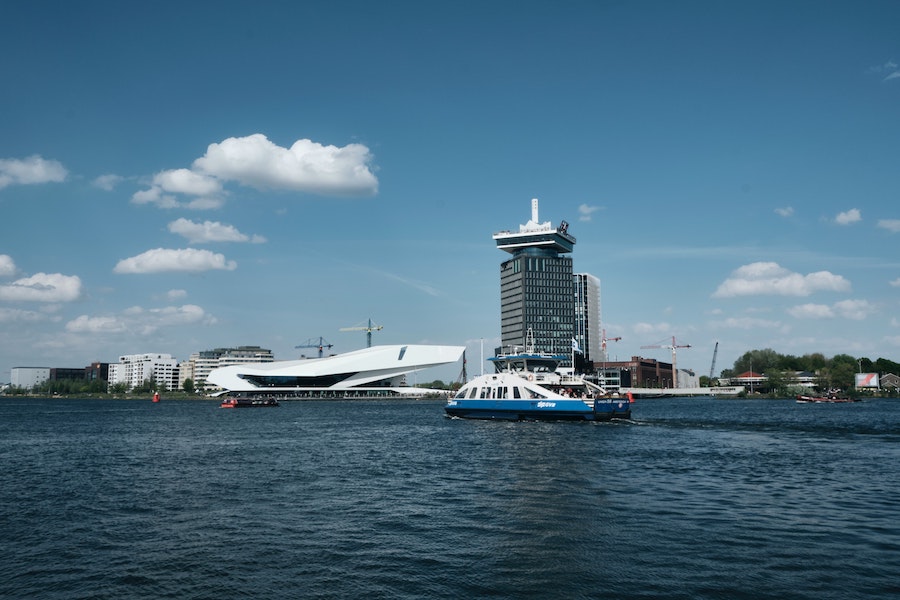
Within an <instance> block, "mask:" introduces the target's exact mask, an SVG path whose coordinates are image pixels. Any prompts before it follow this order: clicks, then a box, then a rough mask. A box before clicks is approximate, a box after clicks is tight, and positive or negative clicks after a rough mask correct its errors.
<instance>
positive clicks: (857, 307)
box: [834, 300, 876, 321]
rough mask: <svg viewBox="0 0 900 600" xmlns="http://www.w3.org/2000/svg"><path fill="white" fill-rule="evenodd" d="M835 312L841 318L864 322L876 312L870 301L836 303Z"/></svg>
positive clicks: (842, 301)
mask: <svg viewBox="0 0 900 600" xmlns="http://www.w3.org/2000/svg"><path fill="white" fill-rule="evenodd" d="M834 310H835V312H837V314H838V315H840V316H841V317H844V318H845V319H852V320H854V321H862V320H863V319H865V318H866V317H868V316H869V315H872V314H875V312H876V308H875V306H874V305H873V304H871V303H870V302H869V301H868V300H841V301H840V302H835V304H834Z"/></svg>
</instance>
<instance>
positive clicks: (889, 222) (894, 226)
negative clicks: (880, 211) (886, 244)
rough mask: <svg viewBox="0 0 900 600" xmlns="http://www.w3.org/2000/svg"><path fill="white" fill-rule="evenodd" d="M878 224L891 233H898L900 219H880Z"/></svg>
mask: <svg viewBox="0 0 900 600" xmlns="http://www.w3.org/2000/svg"><path fill="white" fill-rule="evenodd" d="M878 226H879V227H881V228H882V229H887V230H888V231H890V232H891V233H900V219H880V220H879V221H878Z"/></svg>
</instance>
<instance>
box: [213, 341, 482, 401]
mask: <svg viewBox="0 0 900 600" xmlns="http://www.w3.org/2000/svg"><path fill="white" fill-rule="evenodd" d="M464 351H465V346H431V345H412V344H410V345H406V346H396V345H395V346H372V347H371V348H363V349H362V350H356V351H353V352H347V353H345V354H335V355H332V356H328V357H326V358H308V359H300V360H283V361H274V362H271V361H270V362H262V363H245V364H238V365H232V366H228V367H220V368H218V369H215V370H213V371H212V372H211V373H210V374H209V376H208V377H207V379H206V381H207V382H209V383H210V384H212V385H215V386H218V387H219V388H220V389H223V390H226V391H228V392H229V393H232V394H236V395H242V396H278V397H286V398H298V399H340V398H360V399H363V398H405V397H406V398H417V397H422V395H423V394H425V393H427V392H429V390H425V389H422V388H416V387H409V386H408V385H407V381H406V376H407V375H409V374H410V373H414V372H416V371H420V370H422V369H429V368H431V367H437V366H441V365H446V364H450V363H453V362H457V361H459V359H460V358H461V357H462V355H463V352H464Z"/></svg>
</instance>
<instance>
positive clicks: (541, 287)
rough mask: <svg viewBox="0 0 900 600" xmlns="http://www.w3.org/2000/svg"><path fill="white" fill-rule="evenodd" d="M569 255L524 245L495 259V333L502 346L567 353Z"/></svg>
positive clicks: (571, 305) (571, 312)
mask: <svg viewBox="0 0 900 600" xmlns="http://www.w3.org/2000/svg"><path fill="white" fill-rule="evenodd" d="M573 287H574V286H573V280H572V259H571V258H570V257H568V256H560V255H559V253H557V252H555V251H554V250H548V249H545V248H541V249H538V248H523V249H520V250H517V251H516V252H515V253H514V254H513V257H512V258H511V259H509V260H507V261H504V262H503V263H501V265H500V337H501V344H502V346H503V347H504V348H508V347H517V348H519V349H523V350H524V348H525V338H526V336H527V334H528V330H529V329H530V330H531V331H532V332H533V334H534V343H535V351H536V352H547V353H550V354H564V355H568V354H569V353H570V352H571V350H572V338H573V336H574V325H575V323H574V320H575V319H574V317H575V296H574V290H573Z"/></svg>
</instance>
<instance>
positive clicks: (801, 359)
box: [720, 348, 900, 392]
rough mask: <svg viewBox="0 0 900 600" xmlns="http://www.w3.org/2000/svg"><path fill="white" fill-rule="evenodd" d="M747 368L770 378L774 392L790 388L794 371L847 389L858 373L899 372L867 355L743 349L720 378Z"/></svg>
mask: <svg viewBox="0 0 900 600" xmlns="http://www.w3.org/2000/svg"><path fill="white" fill-rule="evenodd" d="M747 371H753V372H754V373H759V374H761V375H765V376H766V377H767V378H768V380H769V387H770V388H772V391H774V392H779V391H790V390H788V387H789V386H788V385H787V384H786V383H785V382H786V381H787V380H788V379H789V378H790V376H792V375H793V374H794V373H795V372H797V371H808V372H810V373H815V374H816V376H817V378H818V380H819V387H820V388H822V389H832V388H838V389H842V390H848V389H850V388H852V387H853V386H854V384H855V382H856V379H855V376H856V374H857V373H878V374H879V375H884V374H887V373H893V374H895V375H900V363H896V362H894V361H892V360H888V359H886V358H879V359H877V360H874V361H873V360H871V359H869V358H855V357H853V356H850V355H849V354H836V355H835V356H832V357H831V358H827V357H826V356H825V355H824V354H821V353H819V352H815V353H812V354H804V355H803V356H794V355H792V354H780V353H778V352H775V351H774V350H772V349H771V348H766V349H764V350H750V351H749V352H745V353H744V354H743V356H741V357H740V358H738V359H737V360H736V361H734V368H732V369H723V370H722V373H721V376H720V377H721V378H729V377H737V376H739V375H741V374H742V373H746V372H747ZM779 388H783V389H779Z"/></svg>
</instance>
